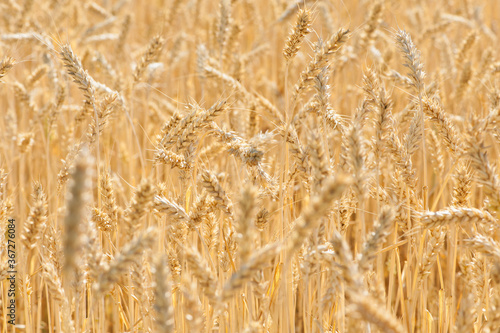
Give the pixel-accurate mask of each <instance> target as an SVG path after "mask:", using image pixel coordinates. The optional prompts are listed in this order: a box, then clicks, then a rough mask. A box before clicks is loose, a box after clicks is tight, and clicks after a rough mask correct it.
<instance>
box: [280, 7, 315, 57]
mask: <svg viewBox="0 0 500 333" xmlns="http://www.w3.org/2000/svg"><path fill="white" fill-rule="evenodd" d="M311 23H312V18H311V11H309V10H308V9H300V10H299V11H298V12H297V22H296V25H295V27H293V29H292V30H291V31H290V34H289V36H288V39H287V41H286V44H285V48H284V49H283V56H284V57H285V59H286V61H288V62H289V61H290V60H292V59H293V58H294V57H295V55H296V54H297V52H299V49H300V45H301V44H302V41H303V40H304V38H305V36H306V35H307V34H308V33H309V32H310V30H309V28H310V26H311Z"/></svg>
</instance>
